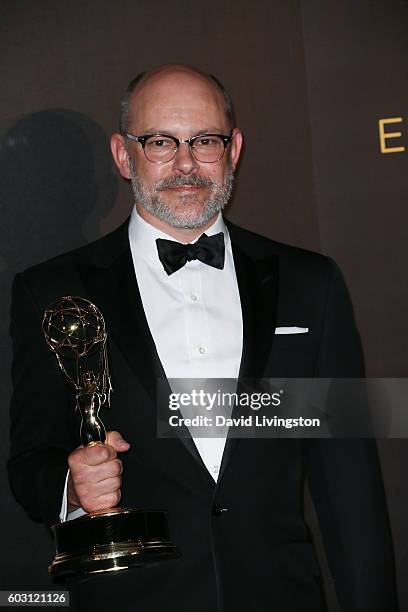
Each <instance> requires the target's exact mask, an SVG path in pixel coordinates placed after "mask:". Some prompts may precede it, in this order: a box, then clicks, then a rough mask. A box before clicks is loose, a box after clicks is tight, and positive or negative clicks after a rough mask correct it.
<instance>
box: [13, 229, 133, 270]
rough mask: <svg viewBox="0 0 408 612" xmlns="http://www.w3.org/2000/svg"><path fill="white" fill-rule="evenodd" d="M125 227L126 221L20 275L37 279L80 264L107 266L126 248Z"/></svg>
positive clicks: (126, 235)
mask: <svg viewBox="0 0 408 612" xmlns="http://www.w3.org/2000/svg"><path fill="white" fill-rule="evenodd" d="M127 227H128V220H126V221H125V223H123V224H122V225H120V226H119V227H117V228H116V229H115V230H113V231H112V232H110V233H108V234H106V235H104V236H102V237H100V238H98V239H97V240H94V241H93V242H89V243H88V244H85V245H84V246H81V247H79V248H76V249H73V250H71V251H67V252H66V253H62V254H60V255H57V256H56V257H53V258H52V259H48V260H46V261H43V262H41V263H39V264H35V265H33V266H30V267H29V268H27V269H26V270H24V271H23V272H22V273H21V275H22V276H23V277H24V278H25V279H27V280H29V279H37V278H41V277H43V276H47V277H48V276H50V275H51V274H52V275H55V274H60V273H63V272H64V271H65V270H68V269H71V268H72V267H75V266H76V265H77V264H81V263H85V264H90V265H92V264H95V265H101V266H103V265H104V264H108V263H109V262H110V261H112V260H113V259H114V258H115V257H116V256H117V255H119V254H120V253H121V252H123V250H124V249H125V248H126V247H127V246H128V232H127Z"/></svg>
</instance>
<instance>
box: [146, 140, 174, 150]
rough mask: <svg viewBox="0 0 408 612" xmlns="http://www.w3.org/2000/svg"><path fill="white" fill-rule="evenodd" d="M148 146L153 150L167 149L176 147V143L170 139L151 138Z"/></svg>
mask: <svg viewBox="0 0 408 612" xmlns="http://www.w3.org/2000/svg"><path fill="white" fill-rule="evenodd" d="M146 144H147V146H148V147H150V148H152V149H166V148H167V147H174V142H173V141H172V140H171V139H170V138H149V140H148V141H147V143H146Z"/></svg>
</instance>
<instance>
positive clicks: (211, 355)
mask: <svg viewBox="0 0 408 612" xmlns="http://www.w3.org/2000/svg"><path fill="white" fill-rule="evenodd" d="M219 232H223V234H224V241H225V262H224V268H223V269H222V270H219V269H217V268H213V267H211V266H209V265H207V264H205V263H202V262H201V261H198V260H193V261H188V262H187V263H186V264H185V265H184V266H183V267H182V268H180V270H177V271H176V272H174V273H173V274H171V275H170V276H169V275H167V273H166V272H165V270H164V268H163V265H162V263H161V261H160V260H159V257H158V253H157V246H156V239H157V238H164V239H167V240H174V239H173V238H171V236H168V235H167V234H165V233H163V232H161V231H159V230H158V229H156V228H155V227H154V226H152V225H150V224H149V223H147V222H146V221H144V219H142V218H141V217H140V215H139V214H138V213H137V211H136V207H134V208H133V212H132V215H131V219H130V223H129V242H130V248H131V252H132V258H133V265H134V267H135V273H136V279H137V282H138V285H139V290H140V295H141V299H142V303H143V308H144V311H145V314H146V318H147V322H148V324H149V328H150V331H151V334H152V336H153V340H154V343H155V345H156V349H157V352H158V355H159V358H160V360H161V363H162V365H163V368H164V371H165V373H166V376H167V378H169V379H172V378H178V379H180V378H196V379H212V378H233V379H236V378H238V372H239V367H240V362H241V354H242V314H241V303H240V297H239V291H238V284H237V278H236V274H235V267H234V260H233V255H232V248H231V241H230V237H229V234H228V230H227V228H226V226H225V223H224V220H223V218H222V216H221V213H220V214H219V215H218V217H217V218H216V220H215V222H214V223H213V225H212V226H211V227H210V228H208V229H207V230H206V232H205V233H206V234H207V236H212V235H214V234H217V233H219ZM170 384H171V380H170ZM135 410H137V407H135ZM193 440H194V442H195V444H196V447H197V449H198V452H199V453H200V455H201V458H202V460H203V463H204V465H205V466H206V467H207V469H208V471H209V473H210V474H211V476H212V477H213V478H214V480H215V481H216V480H217V478H218V474H219V469H220V465H221V459H222V454H223V451H224V446H225V438H193ZM130 443H134V444H137V441H134V442H133V441H132V440H130ZM64 502H65V504H64V503H63V508H62V509H61V520H64V519H65V515H66V495H64ZM80 510H81V509H78V510H76V511H74V512H73V513H70V514H69V516H68V518H69V519H70V518H75V517H76V516H79V514H81V512H80ZM82 512H83V511H82Z"/></svg>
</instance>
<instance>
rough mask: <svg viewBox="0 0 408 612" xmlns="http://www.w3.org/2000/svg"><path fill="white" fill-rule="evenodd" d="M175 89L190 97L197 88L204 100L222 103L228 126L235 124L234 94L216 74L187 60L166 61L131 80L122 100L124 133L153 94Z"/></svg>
mask: <svg viewBox="0 0 408 612" xmlns="http://www.w3.org/2000/svg"><path fill="white" fill-rule="evenodd" d="M175 89H177V90H178V91H179V92H182V94H183V95H186V96H189V95H190V97H191V94H192V93H193V92H194V93H195V95H197V94H198V95H201V96H202V99H203V103H204V104H205V102H206V101H209V100H210V99H211V101H212V102H213V103H214V102H215V103H216V104H217V105H220V106H221V107H222V111H223V113H224V115H225V118H226V121H227V124H228V129H229V130H232V128H233V127H234V126H235V118H234V111H233V107H232V101H231V98H230V96H229V94H228V92H227V91H226V90H225V88H224V86H223V85H222V83H221V82H220V81H219V80H218V79H217V78H216V77H214V76H213V75H210V74H206V73H205V72H202V71H201V70H198V69H196V68H193V67H192V66H187V65H185V64H165V65H162V66H158V67H157V68H154V69H152V70H149V71H147V72H142V73H140V74H138V75H137V76H136V77H135V78H134V79H132V81H130V83H129V85H128V87H127V89H126V92H125V94H124V96H123V98H122V101H121V107H120V131H121V133H124V132H126V131H129V129H130V125H131V122H132V119H133V118H134V117H135V116H137V114H138V111H139V108H140V106H141V105H143V104H149V98H150V99H153V97H154V96H157V95H159V96H166V95H169V94H171V92H173V91H174V90H175Z"/></svg>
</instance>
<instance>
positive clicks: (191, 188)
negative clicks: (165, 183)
mask: <svg viewBox="0 0 408 612" xmlns="http://www.w3.org/2000/svg"><path fill="white" fill-rule="evenodd" d="M167 189H168V190H169V191H178V192H183V191H184V192H185V193H191V192H192V191H199V190H200V189H203V185H177V186H174V187H166V190H167Z"/></svg>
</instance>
